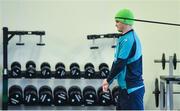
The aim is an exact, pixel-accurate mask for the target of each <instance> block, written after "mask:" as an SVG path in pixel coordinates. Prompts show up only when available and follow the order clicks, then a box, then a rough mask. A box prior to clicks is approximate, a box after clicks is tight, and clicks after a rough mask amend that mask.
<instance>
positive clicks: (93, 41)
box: [87, 35, 100, 49]
mask: <svg viewBox="0 0 180 111" xmlns="http://www.w3.org/2000/svg"><path fill="white" fill-rule="evenodd" d="M97 38H100V36H98V35H88V36H87V39H92V46H91V47H90V49H99V47H98V46H97V45H96V44H95V39H97Z"/></svg>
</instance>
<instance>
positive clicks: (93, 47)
mask: <svg viewBox="0 0 180 111" xmlns="http://www.w3.org/2000/svg"><path fill="white" fill-rule="evenodd" d="M120 35H121V34H118V33H111V34H99V35H97V34H93V35H87V39H88V40H92V41H93V43H92V46H91V47H90V49H98V48H99V47H98V46H97V45H96V44H95V39H102V38H113V39H114V40H115V38H118V37H119V36H120ZM115 47H116V45H115V44H114V45H112V48H115Z"/></svg>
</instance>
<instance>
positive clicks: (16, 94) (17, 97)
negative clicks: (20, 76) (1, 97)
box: [8, 85, 23, 105]
mask: <svg viewBox="0 0 180 111" xmlns="http://www.w3.org/2000/svg"><path fill="white" fill-rule="evenodd" d="M8 99H9V104H10V105H21V104H22V102H23V93H22V88H21V87H20V86H19V85H13V86H11V87H10V88H9V98H8Z"/></svg>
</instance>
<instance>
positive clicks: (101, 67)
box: [99, 63, 109, 79]
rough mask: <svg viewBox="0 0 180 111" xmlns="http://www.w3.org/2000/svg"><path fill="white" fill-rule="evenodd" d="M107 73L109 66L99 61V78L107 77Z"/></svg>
mask: <svg viewBox="0 0 180 111" xmlns="http://www.w3.org/2000/svg"><path fill="white" fill-rule="evenodd" d="M108 75H109V67H108V65H107V64H106V63H101V64H100V65H99V77H100V78H101V79H104V78H107V76H108Z"/></svg>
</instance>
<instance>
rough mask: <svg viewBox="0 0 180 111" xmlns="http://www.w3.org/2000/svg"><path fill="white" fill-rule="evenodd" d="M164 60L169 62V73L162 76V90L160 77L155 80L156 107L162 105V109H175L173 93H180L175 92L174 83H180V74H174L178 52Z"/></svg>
mask: <svg viewBox="0 0 180 111" xmlns="http://www.w3.org/2000/svg"><path fill="white" fill-rule="evenodd" d="M164 61H165V62H163V63H166V62H167V63H169V75H167V76H165V75H162V76H160V90H159V83H158V79H156V80H155V90H154V91H153V94H155V102H156V107H158V106H159V105H160V109H161V110H164V109H166V110H173V94H180V92H173V84H179V83H180V76H174V75H173V69H176V64H177V62H178V60H177V57H176V54H174V55H173V56H169V60H168V61H167V60H164ZM155 62H156V61H155ZM165 91H166V92H165ZM159 97H160V99H159ZM159 103H160V104H159Z"/></svg>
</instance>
